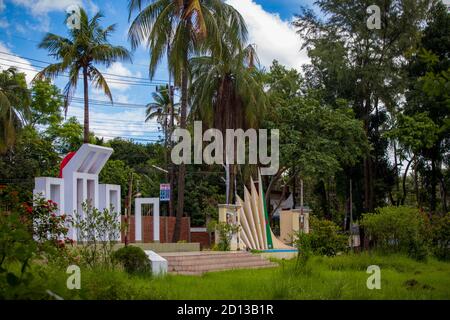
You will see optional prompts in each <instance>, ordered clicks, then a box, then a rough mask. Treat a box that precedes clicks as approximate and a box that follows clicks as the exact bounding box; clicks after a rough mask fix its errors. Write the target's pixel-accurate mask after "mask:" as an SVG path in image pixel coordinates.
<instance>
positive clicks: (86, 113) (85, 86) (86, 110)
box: [83, 67, 89, 143]
mask: <svg viewBox="0 0 450 320" xmlns="http://www.w3.org/2000/svg"><path fill="white" fill-rule="evenodd" d="M83 89H84V143H89V86H88V72H87V67H83Z"/></svg>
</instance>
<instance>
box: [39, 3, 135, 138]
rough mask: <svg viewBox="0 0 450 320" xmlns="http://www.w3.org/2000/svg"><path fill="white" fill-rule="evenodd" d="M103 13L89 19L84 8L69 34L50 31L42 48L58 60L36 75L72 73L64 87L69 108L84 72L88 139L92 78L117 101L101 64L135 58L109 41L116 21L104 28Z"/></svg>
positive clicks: (66, 104) (40, 46) (85, 116)
mask: <svg viewBox="0 0 450 320" xmlns="http://www.w3.org/2000/svg"><path fill="white" fill-rule="evenodd" d="M102 17H103V15H102V14H101V13H100V12H99V13H97V14H95V15H94V16H93V17H92V18H91V19H89V18H88V16H87V13H86V11H85V10H84V9H81V8H80V25H79V28H72V29H70V30H69V37H68V38H65V37H62V36H59V35H56V34H53V33H47V35H46V36H45V37H44V39H43V40H42V41H41V43H40V44H39V48H42V49H47V50H48V51H49V54H50V56H52V57H53V58H55V59H56V60H58V62H57V63H54V64H51V65H49V66H47V67H46V68H44V69H43V70H42V71H41V72H39V73H38V74H37V75H36V78H37V79H42V78H44V77H49V78H55V77H57V76H59V75H61V74H63V73H64V72H67V73H68V74H69V82H68V83H67V85H66V87H65V88H64V97H65V99H64V109H65V110H66V112H67V108H68V106H69V104H70V100H71V98H72V96H73V94H74V92H75V91H76V89H77V85H78V80H79V78H80V75H81V76H82V79H83V91H84V142H85V143H88V142H89V82H91V83H92V84H93V85H94V87H95V88H97V89H101V90H102V91H103V92H104V93H105V94H106V96H108V98H109V99H110V101H111V102H113V98H112V94H111V90H110V89H109V86H108V83H107V81H106V79H105V78H104V77H103V75H102V73H101V72H100V70H98V69H97V66H98V65H104V66H109V65H110V64H111V63H113V62H116V61H123V60H130V59H131V58H130V53H129V52H128V50H127V49H126V48H124V47H122V46H113V45H111V44H110V43H109V41H108V38H109V36H110V35H111V33H113V32H114V30H115V28H116V25H115V24H113V25H110V26H108V27H106V28H103V27H102V26H101V25H100V20H101V18H102Z"/></svg>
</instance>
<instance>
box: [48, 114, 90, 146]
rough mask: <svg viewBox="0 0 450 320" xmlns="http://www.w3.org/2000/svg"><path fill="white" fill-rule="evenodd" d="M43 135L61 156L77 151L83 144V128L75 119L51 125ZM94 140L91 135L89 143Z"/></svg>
mask: <svg viewBox="0 0 450 320" xmlns="http://www.w3.org/2000/svg"><path fill="white" fill-rule="evenodd" d="M43 134H44V135H45V137H46V138H47V139H48V140H49V141H51V142H52V143H53V145H54V147H55V149H56V151H57V152H58V153H59V154H67V153H69V152H71V151H77V150H78V149H79V148H80V147H81V145H82V144H83V126H82V125H81V124H80V123H79V122H78V120H77V119H76V118H75V117H70V118H69V119H67V121H65V122H55V123H51V124H50V126H49V127H48V128H47V129H46V130H45V132H44V133H43ZM93 140H94V137H93V136H92V134H91V135H90V138H89V141H91V142H93Z"/></svg>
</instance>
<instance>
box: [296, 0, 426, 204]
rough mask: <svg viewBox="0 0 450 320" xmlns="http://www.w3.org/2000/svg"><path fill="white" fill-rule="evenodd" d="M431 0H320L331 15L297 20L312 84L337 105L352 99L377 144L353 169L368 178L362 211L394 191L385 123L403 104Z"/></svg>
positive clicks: (308, 14)
mask: <svg viewBox="0 0 450 320" xmlns="http://www.w3.org/2000/svg"><path fill="white" fill-rule="evenodd" d="M430 2H431V0H387V1H385V0H379V1H366V0H357V1H354V0H318V1H316V4H317V6H318V7H319V8H320V10H321V11H322V14H323V15H324V16H325V17H326V18H324V19H319V18H318V17H317V16H316V15H315V14H314V13H313V12H312V11H310V10H305V11H304V12H303V13H302V14H300V15H299V16H298V19H297V20H296V21H295V22H294V25H295V26H296V27H297V28H298V32H299V33H300V34H301V36H302V37H303V39H304V40H305V46H306V47H307V48H308V50H309V56H310V57H311V61H312V64H311V65H310V66H308V67H307V79H308V81H307V83H308V84H309V86H308V87H309V88H311V89H315V90H318V91H319V92H320V95H321V99H322V100H323V101H324V102H327V103H330V104H331V105H336V100H337V98H345V99H347V100H348V101H349V102H350V103H351V104H352V107H353V109H354V111H355V114H356V117H357V118H358V119H361V120H363V122H364V128H365V131H366V135H367V137H368V139H369V141H370V143H371V145H372V148H371V149H370V151H369V152H368V153H367V154H366V155H365V157H364V160H363V161H362V163H361V164H360V165H358V168H355V170H351V171H352V172H356V175H357V176H359V175H361V176H362V177H363V179H362V181H360V180H359V179H358V178H357V176H355V177H354V178H355V179H354V181H357V183H358V184H361V187H359V186H358V188H357V189H362V190H363V194H364V197H363V199H364V202H363V203H361V204H360V206H358V207H359V211H361V210H364V211H372V210H373V209H374V207H375V206H377V205H381V204H382V203H383V202H384V199H385V198H386V196H387V193H388V191H389V190H390V187H391V185H390V184H391V182H390V181H389V179H388V178H389V177H390V176H392V175H393V173H392V172H393V170H392V168H391V165H390V163H389V158H388V152H387V147H388V141H387V140H386V139H385V138H384V137H383V136H382V134H381V133H382V132H381V127H382V125H383V124H384V122H385V121H386V120H387V116H386V113H387V111H389V110H393V109H397V108H399V107H400V106H401V103H402V99H401V97H402V94H403V93H404V89H405V82H404V81H401V79H402V77H403V74H404V67H405V65H406V63H407V59H406V57H407V55H408V53H409V52H411V51H412V50H413V49H414V48H415V46H416V45H417V43H418V40H419V35H420V27H421V25H422V23H423V22H424V21H425V17H426V12H427V9H428V7H429V4H430ZM370 5H377V6H378V7H379V8H380V9H381V17H380V18H381V28H380V29H370V28H368V26H367V20H368V18H369V16H370V14H368V13H367V11H366V10H367V8H368V7H369V6H370ZM359 172H361V174H360V173H359ZM358 181H360V182H358Z"/></svg>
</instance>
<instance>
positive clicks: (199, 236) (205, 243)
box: [191, 232, 213, 248]
mask: <svg viewBox="0 0 450 320" xmlns="http://www.w3.org/2000/svg"><path fill="white" fill-rule="evenodd" d="M211 238H212V236H211ZM211 241H213V239H211ZM211 241H210V238H209V234H208V232H191V242H198V243H200V246H201V248H210V247H211Z"/></svg>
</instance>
